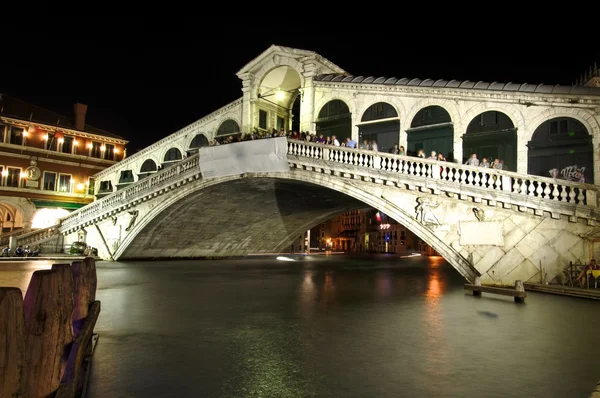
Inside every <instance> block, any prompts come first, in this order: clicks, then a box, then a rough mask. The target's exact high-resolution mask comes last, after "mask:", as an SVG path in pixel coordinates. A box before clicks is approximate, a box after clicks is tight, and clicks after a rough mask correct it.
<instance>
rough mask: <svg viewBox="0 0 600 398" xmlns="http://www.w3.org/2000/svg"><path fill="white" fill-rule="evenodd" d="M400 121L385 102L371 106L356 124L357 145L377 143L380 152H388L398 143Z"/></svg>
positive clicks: (396, 113) (391, 107)
mask: <svg viewBox="0 0 600 398" xmlns="http://www.w3.org/2000/svg"><path fill="white" fill-rule="evenodd" d="M399 138H400V119H399V118H398V112H396V110H395V109H394V107H393V106H392V105H390V104H388V103H385V102H378V103H376V104H373V105H371V106H370V107H369V108H367V110H366V111H365V113H364V114H363V115H362V119H361V120H360V123H359V124H358V141H359V142H358V144H359V145H362V143H363V141H364V140H369V142H372V141H373V140H375V141H376V142H377V147H378V149H379V151H381V152H389V151H390V150H391V149H392V148H393V147H394V144H398V143H399Z"/></svg>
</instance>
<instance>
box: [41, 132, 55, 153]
mask: <svg viewBox="0 0 600 398" xmlns="http://www.w3.org/2000/svg"><path fill="white" fill-rule="evenodd" d="M44 139H45V140H46V149H47V150H49V151H56V150H57V148H58V142H57V140H58V139H57V138H56V134H54V133H48V134H46V136H44Z"/></svg>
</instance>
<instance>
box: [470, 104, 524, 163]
mask: <svg viewBox="0 0 600 398" xmlns="http://www.w3.org/2000/svg"><path fill="white" fill-rule="evenodd" d="M462 139H463V159H462V163H465V162H466V161H467V159H468V158H469V157H470V156H471V154H473V153H476V154H477V158H478V159H479V161H480V162H481V160H482V159H483V158H487V159H488V161H489V162H490V164H491V163H492V162H493V161H494V159H498V160H503V161H504V166H503V170H510V171H516V170H517V129H516V128H515V125H514V124H513V122H512V120H510V118H509V117H508V116H506V115H505V114H504V113H502V112H497V111H488V112H483V113H480V114H479V115H477V116H475V118H474V119H473V120H471V122H470V123H469V126H468V127H467V132H466V134H465V135H463V137H462Z"/></svg>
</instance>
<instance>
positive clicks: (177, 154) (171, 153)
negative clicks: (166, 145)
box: [163, 148, 183, 163]
mask: <svg viewBox="0 0 600 398" xmlns="http://www.w3.org/2000/svg"><path fill="white" fill-rule="evenodd" d="M181 159H183V156H182V155H181V151H180V150H179V149H177V148H170V149H169V150H168V151H167V153H165V157H164V159H163V163H174V162H177V161H179V160H181Z"/></svg>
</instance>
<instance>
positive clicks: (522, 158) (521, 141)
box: [511, 129, 549, 177]
mask: <svg viewBox="0 0 600 398" xmlns="http://www.w3.org/2000/svg"><path fill="white" fill-rule="evenodd" d="M528 136H529V134H528V132H527V131H522V129H519V130H517V170H516V172H517V173H523V174H527V154H528V151H527V141H526V139H525V138H524V137H528ZM511 171H512V170H511ZM546 177H549V175H548V176H546Z"/></svg>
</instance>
